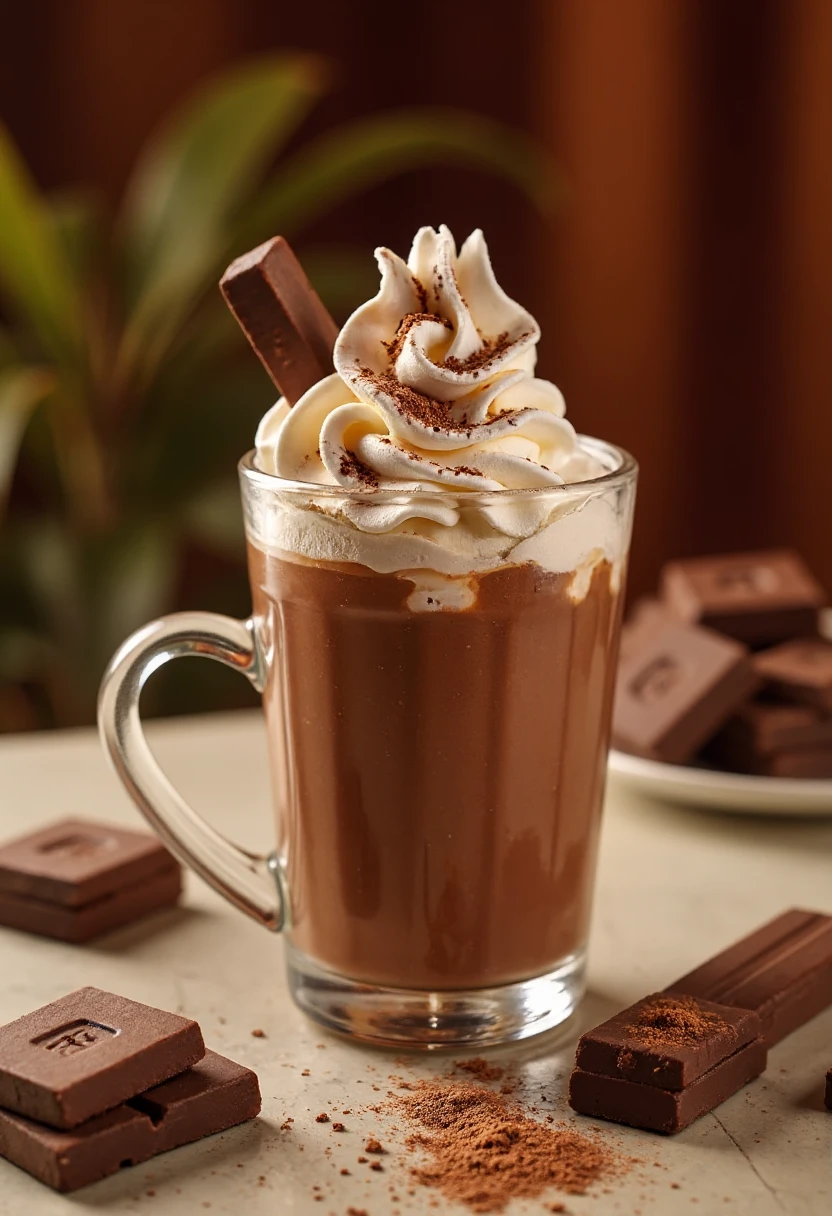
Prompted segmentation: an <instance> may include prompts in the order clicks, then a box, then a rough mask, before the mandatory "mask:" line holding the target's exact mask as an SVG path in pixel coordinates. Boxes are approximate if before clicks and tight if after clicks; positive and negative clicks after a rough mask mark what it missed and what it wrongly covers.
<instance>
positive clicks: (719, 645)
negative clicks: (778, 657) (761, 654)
mask: <svg viewBox="0 0 832 1216" xmlns="http://www.w3.org/2000/svg"><path fill="white" fill-rule="evenodd" d="M757 684H758V679H757V677H756V676H755V675H754V673H753V672H752V670H751V665H750V663H749V660H748V651H747V649H746V648H745V647H744V646H741V645H740V644H739V643H738V642H734V641H732V640H731V639H730V638H723V637H720V636H719V635H718V634H715V633H712V632H711V631H710V630H706V629H698V628H696V627H695V626H688V625H680V624H679V623H678V622H675V621H670V620H668V621H663V622H656V623H655V624H654V625H653V626H652V627H651V628H649V629H648V628H645V627H644V626H636V627H635V634H634V635H633V637H632V638H631V639H630V640H629V641H628V643H627V646H626V648H625V650H624V651H623V653H622V655H621V661H620V663H619V667H618V680H617V684H616V692H615V704H614V709H613V741H614V744H615V746H616V747H618V748H621V749H622V750H624V751H628V752H632V753H633V754H635V755H638V756H647V757H649V758H651V759H654V760H666V761H669V762H671V763H682V762H684V761H685V760H689V759H690V758H691V757H692V756H693V755H694V753H695V752H696V751H697V750H698V749H699V748H700V747H701V746H702V744H703V743H704V742H705V741H706V740H707V739H709V738H710V737H711V736H712V735H713V734H714V733H715V732H716V731H717V730H718V729H719V727H720V726H721V725H722V723H723V722H724V721H725V719H726V718H728V717H729V716H730V715H731V714H732V713H733V712H734V710H735V709H736V708H737V706H738V705H740V704H741V703H742V702H743V701H744V700H745V698H746V697H748V696H749V695H750V694H751V693H752V692H753V691H754V690H755V688H756V687H757Z"/></svg>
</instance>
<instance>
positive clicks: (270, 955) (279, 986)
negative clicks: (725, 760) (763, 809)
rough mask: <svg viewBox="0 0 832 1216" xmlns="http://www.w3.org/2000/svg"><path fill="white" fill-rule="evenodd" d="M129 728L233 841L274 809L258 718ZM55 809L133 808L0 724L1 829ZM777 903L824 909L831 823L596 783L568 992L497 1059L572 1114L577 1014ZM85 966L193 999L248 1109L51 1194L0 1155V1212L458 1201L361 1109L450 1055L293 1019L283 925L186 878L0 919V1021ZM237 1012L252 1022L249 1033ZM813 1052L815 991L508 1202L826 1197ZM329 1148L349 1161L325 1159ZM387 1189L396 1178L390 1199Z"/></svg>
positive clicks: (325, 1209) (829, 886)
mask: <svg viewBox="0 0 832 1216" xmlns="http://www.w3.org/2000/svg"><path fill="white" fill-rule="evenodd" d="M148 733H149V736H150V740H151V744H152V746H153V748H154V750H155V751H156V753H157V755H158V757H159V759H160V761H161V762H162V764H163V765H164V767H165V768H166V770H167V772H168V773H169V775H170V776H171V778H172V779H173V780H174V781H175V782H176V783H177V784H178V785H179V786H180V788H181V789H182V791H183V793H184V794H185V795H186V797H189V798H190V799H191V800H192V801H193V803H194V805H196V806H197V807H199V808H200V809H201V810H202V811H203V812H204V813H205V815H206V816H207V817H208V818H209V819H210V820H211V822H212V823H214V824H215V826H217V827H218V828H219V829H220V830H221V831H223V832H225V833H227V834H228V835H231V836H233V837H234V838H236V839H237V840H238V841H239V842H241V843H243V844H245V845H248V846H249V847H256V848H261V849H263V850H265V849H266V848H267V846H268V845H269V843H270V837H271V825H270V816H269V810H268V803H269V798H268V785H267V774H266V762H265V752H264V743H263V734H262V725H261V721H260V718H259V715H257V714H254V713H240V714H234V715H222V716H211V717H204V718H199V719H184V720H176V721H171V722H167V723H157V724H154V725H153V726H151V728H150V729H149V732H148ZM70 814H72V815H84V816H90V817H92V818H100V819H105V820H110V821H111V822H114V823H120V824H123V825H128V826H141V823H142V821H141V820H140V817H139V815H138V812H137V811H135V810H134V809H133V807H132V805H131V804H130V802H129V800H128V799H127V796H126V795H125V794H124V793H123V792H122V790H121V788H120V787H119V785H118V783H117V781H116V779H115V777H114V776H113V775H112V774H111V773H110V771H109V770H108V768H107V765H106V763H105V760H104V758H103V755H102V753H101V751H100V749H99V745H98V740H97V737H96V736H95V734H94V732H92V731H72V732H63V733H60V734H55V735H46V734H44V735H37V736H34V735H33V736H13V737H9V738H6V739H3V740H2V741H0V839H5V838H8V837H10V836H13V835H16V834H19V833H21V832H23V831H25V830H27V829H34V828H35V827H38V826H42V825H45V824H47V823H49V822H50V821H51V820H53V819H56V818H58V817H61V816H65V815H70ZM796 904H797V905H802V906H804V907H812V908H817V909H820V910H823V911H826V912H832V821H824V820H808V821H799V820H792V821H784V820H769V819H766V820H758V819H754V818H748V817H728V816H719V815H716V814H705V813H701V812H700V813H696V812H692V811H683V810H680V809H673V808H671V807H668V806H662V805H659V804H650V803H647V802H646V801H643V800H641V799H638V798H636V797H634V796H633V795H632V794H625V793H624V791H623V790H619V789H616V788H615V786H613V788H611V790H610V792H609V795H608V800H607V810H606V821H605V827H604V834H603V844H602V855H601V866H600V875H599V882H598V891H597V903H596V913H595V920H594V928H593V935H592V941H591V949H590V976H589V989H590V990H589V995H588V997H587V999H586V1001H585V1003H584V1005H583V1007H582V1009H581V1011H580V1013H579V1015H578V1016H577V1017H576V1018H575V1019H574V1020H573V1023H572V1024H571V1025H570V1026H568V1027H567V1028H566V1029H565V1030H564V1031H561V1032H559V1033H557V1034H555V1035H551V1036H547V1037H543V1038H541V1039H539V1040H532V1041H531V1042H530V1043H528V1044H526V1045H521V1046H518V1047H516V1048H513V1049H509V1050H505V1051H494V1052H490V1053H487V1054H488V1055H489V1058H492V1057H493V1058H494V1059H495V1060H496V1061H499V1062H501V1063H506V1062H508V1061H511V1062H512V1063H513V1065H514V1067H515V1069H516V1071H517V1075H518V1077H519V1078H520V1086H521V1088H520V1090H519V1093H520V1094H521V1095H522V1096H524V1097H527V1098H528V1099H529V1100H530V1101H532V1102H533V1103H534V1104H535V1106H536V1108H537V1109H538V1110H546V1111H549V1112H550V1113H551V1114H553V1115H554V1116H555V1117H556V1118H557V1119H564V1120H574V1122H575V1124H576V1125H577V1126H580V1127H586V1126H587V1125H588V1124H589V1123H590V1122H591V1121H588V1120H582V1119H579V1118H578V1117H577V1116H574V1115H572V1113H571V1112H570V1111H569V1110H568V1108H567V1107H566V1104H565V1100H564V1091H565V1085H566V1079H567V1076H568V1073H569V1069H570V1066H571V1062H572V1059H573V1054H574V1046H575V1040H576V1038H577V1036H578V1034H579V1033H580V1031H581V1030H582V1029H583V1028H585V1027H586V1026H589V1025H592V1024H594V1023H596V1022H598V1021H599V1020H601V1019H602V1018H604V1017H606V1016H609V1015H610V1014H611V1013H612V1012H614V1011H615V1010H616V1009H618V1008H621V1007H622V1006H625V1005H627V1004H629V1003H630V1002H631V1001H633V1000H635V999H637V998H638V997H640V996H643V995H645V993H648V992H651V991H653V990H655V989H657V988H660V987H661V986H662V985H663V984H665V983H668V982H669V981H670V980H671V979H672V978H673V977H674V976H677V975H680V974H682V973H683V972H685V971H686V970H688V969H689V968H691V967H692V966H693V965H694V964H696V963H698V962H700V961H702V960H703V959H705V958H706V957H707V956H708V955H710V954H712V953H713V952H714V951H716V950H717V949H720V948H722V947H723V946H725V945H727V944H728V943H729V942H731V941H732V940H733V939H735V938H736V937H738V936H740V935H742V934H743V933H745V932H747V931H748V930H749V929H751V928H752V927H754V926H755V925H757V924H759V923H760V922H762V921H763V920H766V919H768V918H769V917H770V916H772V915H774V914H776V913H777V912H780V911H781V910H783V909H784V908H786V907H789V906H793V905H796ZM84 984H94V985H97V986H99V987H102V988H108V989H112V990H114V991H116V992H120V993H123V994H124V995H126V996H129V997H133V998H134V999H136V1000H140V1001H145V1002H147V1003H149V1004H152V1005H158V1006H161V1007H163V1008H166V1009H172V1010H178V1011H181V1012H184V1013H187V1014H188V1015H190V1016H192V1017H194V1018H196V1019H197V1020H198V1021H199V1022H200V1023H201V1025H202V1028H203V1032H204V1035H205V1039H206V1043H207V1044H208V1046H209V1047H212V1048H214V1049H215V1050H217V1051H219V1052H222V1053H224V1054H226V1055H229V1056H231V1057H232V1058H234V1059H237V1060H239V1061H240V1062H241V1063H244V1064H246V1065H248V1066H249V1067H251V1068H253V1069H255V1071H256V1072H257V1073H258V1075H259V1077H260V1083H261V1088H262V1091H263V1113H262V1116H261V1118H260V1119H258V1120H256V1121H254V1122H252V1123H249V1124H247V1125H244V1126H242V1127H239V1128H236V1129H233V1130H231V1131H229V1132H227V1133H225V1134H223V1135H220V1136H215V1137H212V1138H211V1139H209V1140H206V1141H203V1142H201V1143H199V1144H195V1145H191V1146H188V1147H186V1148H182V1149H178V1150H177V1151H176V1152H173V1153H169V1154H167V1155H165V1156H162V1157H158V1158H156V1159H155V1160H153V1161H150V1162H148V1163H147V1164H146V1165H143V1166H137V1167H135V1168H134V1169H127V1170H123V1171H122V1172H121V1173H120V1174H118V1175H117V1176H115V1177H113V1178H109V1179H106V1180H105V1181H103V1182H100V1183H98V1184H96V1185H95V1186H92V1187H88V1188H85V1189H84V1190H82V1191H79V1192H76V1193H75V1194H74V1195H72V1196H68V1197H64V1196H60V1195H56V1194H54V1193H52V1192H51V1191H49V1190H48V1189H47V1188H46V1187H44V1186H42V1185H41V1184H39V1183H38V1182H36V1181H34V1180H33V1179H32V1178H30V1177H29V1176H28V1175H27V1174H24V1173H22V1172H21V1171H20V1170H18V1169H16V1168H15V1167H13V1166H11V1165H10V1164H8V1163H7V1162H4V1161H0V1216H54V1214H55V1213H64V1214H67V1213H72V1212H76V1213H80V1212H89V1213H92V1212H96V1213H104V1212H145V1213H150V1214H152V1213H153V1212H157V1213H160V1214H162V1213H164V1216H168V1214H170V1216H178V1214H179V1213H202V1212H209V1213H210V1214H211V1216H219V1214H220V1213H234V1214H235V1216H238V1214H239V1216H243V1214H244V1216H260V1214H261V1213H263V1214H265V1213H269V1214H270V1216H272V1214H274V1213H275V1212H284V1211H286V1212H291V1213H297V1214H298V1216H306V1214H307V1213H308V1214H310V1216H311V1214H314V1216H329V1214H330V1213H335V1214H337V1216H342V1214H343V1216H346V1213H347V1212H348V1209H349V1208H351V1207H352V1208H354V1209H364V1210H366V1212H367V1214H368V1216H384V1214H386V1213H388V1212H391V1213H392V1212H393V1210H394V1209H395V1210H396V1211H400V1212H401V1216H409V1214H411V1213H419V1212H439V1213H445V1212H447V1213H462V1212H463V1211H465V1209H462V1208H458V1207H456V1206H454V1205H453V1204H450V1203H447V1202H446V1201H445V1200H444V1199H442V1198H441V1197H438V1196H437V1195H436V1193H435V1192H433V1191H430V1190H426V1189H424V1188H421V1187H416V1188H415V1189H414V1193H413V1195H408V1194H407V1189H408V1188H411V1183H410V1181H409V1180H408V1168H409V1165H410V1164H411V1162H412V1157H410V1156H409V1155H408V1154H407V1153H405V1151H404V1150H403V1149H401V1150H400V1151H399V1150H397V1149H396V1147H395V1146H396V1144H397V1143H400V1140H401V1135H400V1133H397V1132H396V1131H395V1129H394V1127H393V1126H392V1125H391V1118H390V1116H388V1115H385V1114H383V1113H381V1114H377V1113H373V1112H372V1111H371V1110H369V1107H371V1106H372V1105H377V1104H378V1102H379V1095H381V1098H383V1097H384V1096H385V1095H386V1094H387V1092H388V1090H389V1088H390V1081H389V1078H390V1076H391V1074H397V1075H399V1076H406V1077H411V1078H418V1077H428V1076H434V1075H441V1074H444V1073H447V1072H448V1070H449V1069H450V1068H451V1067H452V1064H451V1061H450V1060H449V1059H448V1058H447V1057H443V1056H430V1057H429V1058H428V1057H423V1056H413V1057H408V1058H407V1059H402V1057H401V1056H397V1057H396V1059H395V1060H394V1059H393V1057H392V1056H388V1055H386V1054H384V1053H382V1052H379V1051H374V1050H368V1049H362V1048H359V1047H355V1046H352V1045H350V1044H347V1043H344V1042H341V1041H340V1040H338V1039H336V1038H334V1037H332V1036H329V1035H327V1034H325V1033H324V1032H322V1031H321V1030H319V1029H318V1028H317V1027H315V1026H314V1025H312V1024H311V1023H309V1022H307V1021H306V1020H305V1018H304V1017H303V1015H301V1014H300V1013H298V1012H297V1010H295V1009H294V1007H293V1006H292V1004H291V1002H290V999H289V995H288V992H287V990H286V985H285V982H284V979H283V974H282V960H281V943H280V940H279V939H278V938H275V937H272V936H270V935H268V934H267V933H266V932H264V931H263V930H262V929H260V928H259V927H258V926H256V925H255V924H254V923H253V922H250V921H248V920H246V919H245V918H244V917H242V916H241V915H239V914H238V913H236V912H235V911H234V910H233V909H232V908H231V907H229V906H228V905H227V904H225V903H224V902H223V901H222V900H221V899H220V898H219V897H218V896H216V895H215V894H214V893H213V892H212V891H210V890H209V889H208V888H207V887H206V886H205V885H204V884H203V883H201V882H200V881H199V880H198V879H197V878H195V877H194V876H189V878H188V881H187V888H186V894H185V898H184V901H183V905H182V906H181V907H180V908H179V909H177V910H174V911H172V912H168V913H163V914H161V915H159V916H156V917H154V918H151V919H149V920H147V921H145V922H142V923H140V924H138V925H136V926H133V927H131V928H128V929H125V930H121V931H119V932H117V933H114V934H111V935H110V936H108V937H105V938H103V939H101V940H99V941H98V942H96V943H94V944H93V945H91V946H86V947H83V948H80V947H72V946H64V945H61V944H59V943H56V942H51V941H47V940H43V939H39V938H35V937H29V936H26V935H24V934H21V933H16V932H13V931H11V930H7V929H2V928H0V1022H5V1021H8V1020H10V1019H12V1018H15V1017H18V1016H19V1015H21V1014H23V1013H26V1012H28V1011H29V1010H31V1009H34V1008H35V1007H37V1006H39V1005H42V1004H44V1003H46V1002H47V1001H50V1000H53V999H55V998H56V997H58V996H61V995H63V994H64V993H65V992H68V991H70V990H72V989H74V988H77V987H80V986H82V985H84ZM254 1029H258V1030H260V1029H262V1030H263V1031H264V1032H265V1037H262V1038H261V1037H255V1036H253V1035H252V1031H253V1030H254ZM830 1066H832V1010H829V1011H827V1012H826V1013H825V1014H822V1015H821V1016H820V1017H818V1018H816V1019H815V1020H814V1021H813V1022H811V1023H810V1024H809V1025H808V1026H806V1027H804V1028H803V1029H802V1030H800V1031H798V1032H797V1033H796V1034H794V1035H792V1036H791V1037H790V1038H788V1039H787V1040H786V1041H785V1042H784V1043H783V1044H781V1045H780V1046H778V1047H777V1048H775V1049H774V1050H773V1051H772V1053H771V1055H770V1058H769V1067H768V1071H767V1072H766V1073H765V1075H764V1076H763V1077H762V1078H760V1079H759V1080H758V1081H756V1082H754V1083H753V1084H752V1085H750V1086H749V1087H748V1088H747V1089H745V1090H744V1091H742V1092H741V1093H739V1094H737V1095H736V1096H735V1097H734V1098H732V1099H730V1100H729V1101H728V1102H726V1103H725V1104H723V1105H722V1106H721V1107H720V1108H719V1109H718V1110H717V1111H716V1112H715V1113H713V1114H710V1115H706V1116H705V1117H703V1118H702V1119H700V1120H699V1122H697V1123H695V1124H694V1125H693V1126H692V1127H690V1128H688V1129H687V1130H686V1131H684V1132H682V1133H681V1134H680V1135H678V1136H676V1137H673V1138H664V1137H660V1136H654V1135H651V1134H650V1133H646V1132H638V1131H631V1130H628V1129H626V1128H620V1127H617V1126H613V1125H603V1130H602V1132H601V1133H600V1134H601V1135H603V1136H604V1138H605V1139H608V1140H609V1142H610V1143H611V1144H613V1145H614V1146H615V1147H617V1148H619V1149H622V1150H623V1151H624V1152H625V1153H626V1154H629V1155H632V1156H635V1157H638V1158H639V1159H640V1164H639V1165H637V1166H635V1167H634V1169H633V1170H632V1171H631V1172H630V1173H629V1174H628V1175H627V1176H626V1177H623V1178H621V1179H618V1180H616V1179H613V1180H611V1181H609V1182H608V1183H606V1184H605V1185H604V1186H603V1187H596V1188H595V1189H594V1191H593V1193H590V1194H587V1195H585V1196H566V1195H559V1194H557V1193H556V1192H548V1193H547V1194H546V1195H545V1196H544V1197H543V1199H542V1200H540V1201H523V1202H515V1203H514V1204H513V1205H512V1206H511V1208H510V1209H509V1211H510V1213H515V1212H516V1213H533V1212H544V1211H547V1210H550V1208H549V1206H548V1205H551V1203H553V1202H557V1201H563V1202H564V1203H565V1205H566V1209H567V1210H568V1211H569V1212H570V1213H573V1214H574V1216H635V1214H636V1213H640V1214H643V1216H648V1214H649V1213H661V1216H677V1214H679V1213H687V1214H689V1213H691V1212H699V1213H700V1214H702V1216H710V1214H711V1213H733V1214H734V1216H751V1214H752V1213H753V1216H778V1214H782V1213H784V1212H785V1213H789V1214H790V1216H810V1214H811V1216H821V1214H823V1216H828V1213H829V1212H830V1211H832V1113H827V1112H826V1111H825V1110H824V1109H823V1097H822V1091H823V1078H824V1075H825V1072H826V1069H827V1068H829V1067H830ZM307 1073H308V1075H306V1074H307ZM544 1094H545V1099H544V1098H543V1095H544ZM344 1109H349V1110H351V1111H352V1112H353V1113H352V1114H351V1115H350V1116H348V1117H347V1116H341V1118H343V1120H344V1123H345V1124H346V1125H347V1130H346V1133H345V1134H343V1135H340V1136H335V1135H334V1134H333V1132H332V1128H331V1124H320V1123H317V1122H316V1121H315V1115H316V1114H317V1113H318V1112H319V1111H322V1110H328V1111H331V1112H336V1111H337V1112H340V1111H342V1110H344ZM290 1117H291V1118H292V1119H293V1122H292V1123H288V1120H289V1118H290ZM335 1117H338V1116H337V1115H336V1116H335ZM392 1123H393V1124H394V1123H395V1119H393V1120H392ZM374 1134H377V1135H379V1136H380V1137H381V1138H382V1139H383V1140H384V1141H385V1142H386V1143H387V1144H388V1145H389V1146H390V1148H391V1151H390V1152H389V1153H388V1155H387V1156H386V1158H385V1168H384V1171H383V1172H379V1173H371V1172H370V1171H369V1170H368V1167H367V1166H366V1165H363V1166H359V1165H357V1164H356V1157H357V1155H359V1154H360V1153H361V1148H362V1146H363V1143H364V1139H365V1138H366V1136H368V1135H374ZM397 1136H398V1139H397ZM343 1167H347V1168H349V1169H350V1171H351V1172H350V1174H349V1175H346V1176H344V1175H341V1173H340V1170H341V1168H343ZM391 1186H393V1187H394V1188H397V1189H398V1191H399V1192H401V1196H402V1198H401V1201H400V1202H398V1203H394V1202H393V1200H392V1198H391ZM316 1188H317V1189H316ZM316 1195H322V1196H323V1198H322V1199H316Z"/></svg>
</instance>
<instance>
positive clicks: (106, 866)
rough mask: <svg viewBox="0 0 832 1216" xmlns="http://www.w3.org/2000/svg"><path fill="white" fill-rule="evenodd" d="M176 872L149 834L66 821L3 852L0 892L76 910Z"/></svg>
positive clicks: (85, 821) (17, 841)
mask: <svg viewBox="0 0 832 1216" xmlns="http://www.w3.org/2000/svg"><path fill="white" fill-rule="evenodd" d="M177 868H178V863H177V862H176V860H175V859H174V858H173V857H172V856H171V854H170V853H169V852H168V851H167V849H166V848H165V847H164V845H163V844H162V843H161V841H159V840H158V839H157V838H156V837H155V836H151V835H150V834H149V833H147V832H131V831H129V830H128V829H126V828H116V827H113V826H112V825H110V824H106V823H99V822H96V821H94V820H89V819H74V818H73V819H62V820H60V821H58V822H57V823H52V824H50V825H49V827H47V828H42V829H40V830H39V831H37V832H30V833H27V835H25V836H19V837H17V839H15V840H11V841H9V842H8V843H6V844H4V845H3V846H2V847H0V891H5V892H9V893H11V894H14V895H26V896H30V897H32V898H33V899H40V900H43V901H45V902H46V903H51V904H60V905H61V906H63V907H67V908H77V907H81V906H82V905H84V904H90V903H92V902H93V900H96V899H100V898H101V897H102V896H104V895H110V894H111V893H112V892H114V891H117V890H120V889H121V888H123V887H125V886H127V885H129V884H132V883H137V882H143V881H145V880H146V879H148V878H150V877H151V876H155V875H156V874H158V873H159V872H160V871H168V872H169V871H171V870H172V869H177Z"/></svg>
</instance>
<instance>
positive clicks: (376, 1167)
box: [370, 1161, 384, 1174]
mask: <svg viewBox="0 0 832 1216" xmlns="http://www.w3.org/2000/svg"><path fill="white" fill-rule="evenodd" d="M370 1169H371V1170H375V1171H376V1173H377V1174H380V1173H381V1171H382V1170H383V1169H384V1166H383V1165H382V1164H381V1162H380V1161H371V1162H370Z"/></svg>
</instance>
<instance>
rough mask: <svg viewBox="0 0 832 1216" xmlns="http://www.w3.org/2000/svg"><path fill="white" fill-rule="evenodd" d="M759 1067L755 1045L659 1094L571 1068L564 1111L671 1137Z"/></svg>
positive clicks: (760, 1053) (760, 1050)
mask: <svg viewBox="0 0 832 1216" xmlns="http://www.w3.org/2000/svg"><path fill="white" fill-rule="evenodd" d="M765 1066H766V1048H765V1045H764V1044H763V1043H762V1042H761V1041H760V1040H759V1039H755V1040H754V1041H752V1042H751V1043H746V1045H745V1046H744V1047H740V1048H739V1049H738V1050H737V1051H735V1052H734V1054H733V1055H730V1056H728V1058H727V1059H725V1060H723V1061H722V1062H721V1063H720V1064H717V1065H715V1066H714V1067H713V1068H711V1069H710V1070H709V1071H708V1072H705V1073H703V1074H702V1075H701V1076H700V1077H698V1078H697V1080H695V1081H693V1082H692V1083H691V1084H690V1085H687V1086H685V1088H684V1089H674V1090H671V1089H660V1088H658V1087H657V1086H655V1085H641V1084H639V1083H638V1082H637V1081H625V1080H622V1079H621V1078H620V1077H608V1076H600V1075H598V1074H597V1073H591V1072H584V1071H583V1070H582V1069H580V1068H576V1069H575V1071H574V1072H573V1073H572V1076H571V1077H570V1079H569V1105H570V1106H571V1107H572V1109H573V1110H576V1111H577V1112H578V1113H579V1114H581V1115H591V1116H592V1117H593V1118H595V1119H610V1120H612V1121H613V1122H614V1123H626V1124H627V1125H628V1126H630V1127H641V1128H645V1129H646V1130H647V1131H654V1132H666V1133H668V1134H673V1133H674V1132H680V1131H681V1130H682V1129H683V1128H685V1127H687V1126H688V1125H689V1124H691V1123H693V1122H694V1120H695V1119H698V1118H699V1117H700V1116H701V1115H704V1114H707V1112H708V1111H711V1110H713V1109H714V1107H715V1106H719V1104H720V1103H721V1102H724V1101H725V1100H726V1099H727V1098H730V1097H731V1096H732V1094H735V1093H736V1092H737V1091H738V1090H740V1089H742V1087H743V1086H744V1085H747V1084H748V1082H749V1081H753V1079H754V1078H755V1077H758V1076H759V1075H760V1073H761V1072H763V1071H764V1070H765Z"/></svg>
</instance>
